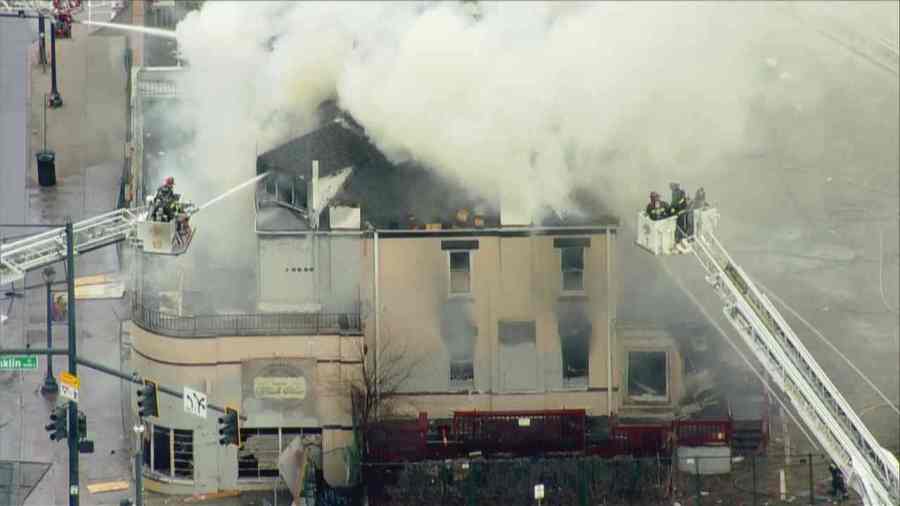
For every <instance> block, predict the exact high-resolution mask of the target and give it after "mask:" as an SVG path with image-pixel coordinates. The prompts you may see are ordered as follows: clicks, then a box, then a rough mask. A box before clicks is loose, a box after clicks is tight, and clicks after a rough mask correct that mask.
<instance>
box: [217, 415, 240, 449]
mask: <svg viewBox="0 0 900 506" xmlns="http://www.w3.org/2000/svg"><path fill="white" fill-rule="evenodd" d="M219 435H220V436H222V437H221V438H220V439H219V444H220V445H223V446H225V445H235V446H237V447H240V446H241V418H240V415H239V414H238V410H236V409H234V408H229V407H226V408H225V416H221V417H219Z"/></svg>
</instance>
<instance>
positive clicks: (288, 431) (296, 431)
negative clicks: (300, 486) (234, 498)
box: [237, 427, 322, 483]
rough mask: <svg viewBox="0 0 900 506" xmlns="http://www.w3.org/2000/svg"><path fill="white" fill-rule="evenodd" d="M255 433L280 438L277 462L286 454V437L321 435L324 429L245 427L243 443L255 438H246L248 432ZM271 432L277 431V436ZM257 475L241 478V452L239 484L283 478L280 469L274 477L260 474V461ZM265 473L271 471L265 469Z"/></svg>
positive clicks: (257, 464)
mask: <svg viewBox="0 0 900 506" xmlns="http://www.w3.org/2000/svg"><path fill="white" fill-rule="evenodd" d="M250 431H254V432H255V433H256V434H254V435H260V431H267V433H266V434H262V435H269V436H273V435H274V436H276V437H277V438H278V449H277V450H276V454H275V457H276V461H277V458H278V456H280V455H281V453H282V452H284V449H285V448H287V446H288V444H289V443H288V442H287V441H285V438H286V437H293V436H301V437H302V436H305V435H316V434H318V435H320V436H321V434H322V429H320V428H318V427H244V428H242V429H241V441H246V440H248V439H250V437H253V436H252V435H251V436H249V437H247V436H245V434H246V432H250ZM269 431H275V434H271V433H268V432H269ZM256 462H257V463H256V475H255V476H241V457H240V452H239V453H238V456H237V480H238V482H239V483H259V482H270V481H277V480H280V479H281V477H280V475H279V472H278V469H277V468H276V469H275V470H274V475H272V476H263V475H261V474H260V471H261V470H260V468H259V460H257V461H256ZM264 471H270V470H268V469H265V470H264Z"/></svg>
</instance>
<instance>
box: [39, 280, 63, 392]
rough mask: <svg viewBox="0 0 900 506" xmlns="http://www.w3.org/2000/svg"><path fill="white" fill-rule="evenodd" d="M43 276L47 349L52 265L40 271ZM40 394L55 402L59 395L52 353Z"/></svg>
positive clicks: (50, 333) (50, 336) (50, 334)
mask: <svg viewBox="0 0 900 506" xmlns="http://www.w3.org/2000/svg"><path fill="white" fill-rule="evenodd" d="M41 274H42V275H43V276H44V282H45V283H47V349H48V350H50V349H53V295H52V293H51V291H50V288H51V287H52V286H53V278H54V277H55V276H56V271H54V270H53V267H47V268H46V269H44V272H42V273H41ZM41 395H42V396H43V397H44V399H47V400H48V401H50V402H56V398H57V396H58V395H59V385H58V384H57V383H56V378H55V377H54V376H53V355H52V354H50V355H47V376H46V377H45V378H44V384H43V385H41Z"/></svg>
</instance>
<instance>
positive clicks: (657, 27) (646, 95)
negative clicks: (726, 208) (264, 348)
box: [177, 2, 893, 212]
mask: <svg viewBox="0 0 900 506" xmlns="http://www.w3.org/2000/svg"><path fill="white" fill-rule="evenodd" d="M779 9H781V7H779V6H774V5H772V4H770V3H765V2H750V3H714V2H698V3H691V2H676V3H659V2H622V3H620V2H547V3H537V2H481V3H471V2H423V3H422V2H381V3H378V2H283V3H270V2H252V3H242V2H206V3H205V4H204V6H203V8H202V10H201V11H199V12H194V13H191V14H190V15H189V16H188V17H187V18H186V19H184V20H183V21H182V22H181V23H180V24H179V25H178V27H177V35H178V42H179V47H180V50H181V53H182V57H183V58H184V59H185V60H186V61H187V62H188V63H189V69H188V72H187V80H186V83H185V90H184V93H185V96H186V97H188V98H189V100H187V101H186V103H187V104H188V105H189V107H186V108H185V109H184V111H183V113H184V118H183V121H184V122H186V123H188V124H193V125H194V126H195V129H196V139H195V141H194V145H193V148H194V149H195V150H196V151H198V152H202V153H204V155H203V156H204V158H206V163H207V164H209V165H210V166H211V167H210V169H209V171H210V173H212V174H215V178H216V182H218V181H223V182H228V183H229V184H233V183H237V182H239V181H241V180H243V179H245V178H247V177H249V176H251V175H252V172H253V167H254V164H253V155H254V154H256V152H257V151H258V152H262V151H264V150H266V149H268V148H271V147H274V145H276V144H277V143H279V142H282V141H285V140H287V139H289V138H290V137H292V136H294V135H299V134H302V133H305V132H307V131H309V130H310V129H311V128H313V127H314V126H315V110H316V107H317V106H318V105H319V103H321V102H322V101H323V100H325V99H329V98H332V99H337V100H338V102H339V104H340V105H341V107H343V108H344V109H346V110H347V111H349V112H350V113H351V114H352V115H353V116H354V117H355V118H356V119H357V120H358V121H359V122H360V123H361V124H362V125H363V126H364V127H365V128H366V131H367V133H368V135H369V136H370V137H371V138H372V139H373V140H374V142H375V143H376V145H378V146H379V147H380V148H381V149H382V150H383V151H385V152H386V153H387V154H388V155H389V157H391V158H392V159H393V160H394V161H402V160H408V159H414V160H416V161H418V162H421V163H422V164H424V165H426V166H428V167H430V168H432V169H434V170H436V171H438V172H440V173H441V174H443V175H445V176H448V177H451V178H454V179H457V180H458V181H460V182H462V183H463V184H464V185H465V187H466V188H468V189H469V190H471V191H473V192H477V193H481V194H483V195H485V196H491V195H493V194H494V192H496V191H497V190H498V188H501V187H507V188H508V187H510V186H511V185H512V186H514V187H515V192H514V197H515V200H517V201H518V202H511V204H514V205H517V206H518V207H521V208H525V209H529V210H535V209H537V208H538V207H539V206H542V205H549V206H551V207H553V208H556V209H560V210H565V209H567V208H569V207H571V202H570V194H571V191H572V190H573V189H574V188H577V187H579V186H584V185H586V184H588V183H591V184H596V182H597V179H596V178H597V177H598V176H599V177H602V178H603V181H605V182H607V183H616V184H615V187H616V188H617V190H616V192H617V193H621V192H626V193H629V194H633V192H637V191H638V189H639V188H645V187H646V185H647V184H652V183H659V182H660V181H662V182H664V181H666V180H668V179H672V180H676V179H679V178H681V179H684V178H686V177H690V176H692V175H696V174H698V173H702V172H704V171H706V170H709V169H710V168H712V167H714V166H715V165H716V164H717V163H721V161H722V158H723V157H725V156H728V155H730V154H733V153H735V152H739V151H746V150H752V149H753V148H754V144H755V143H757V142H758V140H757V139H754V135H756V134H755V133H754V132H752V131H749V130H748V121H747V117H748V111H749V110H750V108H751V104H752V103H753V101H754V100H757V99H759V97H760V96H763V103H764V104H765V106H766V107H770V108H772V107H775V106H776V105H777V104H780V103H782V102H783V103H789V104H791V106H792V107H795V108H800V109H802V108H803V107H808V106H810V105H811V104H815V103H816V102H818V101H820V100H821V99H822V95H823V89H822V87H821V85H820V83H818V82H817V81H816V80H812V81H811V82H809V81H807V82H804V83H803V86H802V90H801V89H800V87H798V86H794V87H791V79H794V78H796V77H797V76H795V75H792V74H791V73H790V72H786V71H783V70H782V68H781V67H779V62H778V60H777V59H775V58H771V57H768V56H767V52H766V51H768V50H770V49H772V48H776V47H781V48H785V47H792V46H796V45H797V44H798V40H800V38H798V37H797V35H796V33H797V31H798V30H800V28H799V26H798V24H797V23H796V21H795V20H793V19H791V18H790V16H788V15H786V14H785V13H784V12H782V11H781V10H779ZM890 28H891V29H893V27H890ZM807 39H809V40H815V37H813V36H810V37H807ZM809 40H807V42H804V43H803V44H805V45H806V46H810V45H811V44H812V43H811V42H809ZM819 43H820V44H821V43H822V42H821V41H819ZM807 49H808V48H807ZM829 49H833V48H829ZM795 72H796V71H795ZM773 80H774V81H776V82H778V81H782V82H783V83H784V84H783V85H781V86H780V87H778V88H777V89H774V91H773V90H772V86H771V81H773ZM766 86H768V88H767V89H768V91H765V92H763V91H762V90H763V88H764V87H766ZM211 153H212V154H211ZM210 157H211V158H210ZM638 172H640V173H641V175H640V176H638V175H637V173H638ZM663 174H665V177H663V176H662V175H663ZM232 175H234V177H232ZM610 187H612V185H610V186H607V188H610ZM640 191H643V189H641V190H640ZM596 192H598V193H599V194H600V196H601V197H607V198H609V199H613V198H614V195H613V194H612V192H610V191H608V190H604V188H602V187H596ZM621 211H624V209H623V210H621ZM628 212H630V210H629V211H628Z"/></svg>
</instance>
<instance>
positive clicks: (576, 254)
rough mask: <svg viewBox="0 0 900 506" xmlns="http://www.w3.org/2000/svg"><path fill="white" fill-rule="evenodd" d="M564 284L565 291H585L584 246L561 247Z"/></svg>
mask: <svg viewBox="0 0 900 506" xmlns="http://www.w3.org/2000/svg"><path fill="white" fill-rule="evenodd" d="M560 257H561V259H562V286H563V291H565V292H581V291H584V248H582V247H580V246H579V247H568V248H560Z"/></svg>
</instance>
